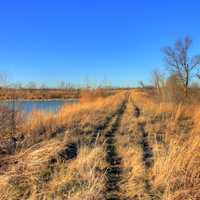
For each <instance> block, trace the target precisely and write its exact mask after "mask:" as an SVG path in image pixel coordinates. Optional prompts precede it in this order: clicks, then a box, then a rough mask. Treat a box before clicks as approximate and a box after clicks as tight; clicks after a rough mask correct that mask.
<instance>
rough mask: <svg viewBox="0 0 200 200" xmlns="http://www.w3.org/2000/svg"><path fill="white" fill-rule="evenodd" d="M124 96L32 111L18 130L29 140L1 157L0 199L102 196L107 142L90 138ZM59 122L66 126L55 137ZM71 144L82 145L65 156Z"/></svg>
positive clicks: (112, 113)
mask: <svg viewBox="0 0 200 200" xmlns="http://www.w3.org/2000/svg"><path fill="white" fill-rule="evenodd" d="M124 99H125V96H124V94H118V95H116V96H113V97H109V98H105V99H101V100H96V101H94V102H91V103H81V104H78V105H71V106H65V107H63V108H62V109H61V110H60V111H59V112H58V113H57V114H51V113H48V114H47V113H42V112H36V111H35V112H33V113H32V114H31V115H30V116H29V117H28V119H27V120H26V121H25V123H24V124H23V125H22V126H21V127H20V129H19V130H20V134H21V133H23V134H24V137H25V139H24V140H23V141H21V143H20V145H19V147H18V150H17V153H16V154H15V155H4V156H2V157H1V158H0V162H1V166H0V199H1V200H7V199H11V200H18V199H73V200H75V199H76V200H79V199H80V200H81V199H86V200H92V199H99V200H100V199H102V198H103V190H104V185H105V183H104V181H105V171H104V168H105V159H104V157H105V152H104V150H103V145H96V146H94V145H91V144H90V141H91V139H92V133H93V132H94V131H96V129H97V128H98V127H99V126H100V125H103V124H104V123H106V121H107V120H109V118H111V117H112V116H113V115H114V114H115V113H116V112H117V111H118V109H119V108H120V107H121V105H122V103H123V101H124ZM60 127H64V129H62V131H61V132H60V133H59V134H58V135H57V136H55V137H51V136H50V135H51V133H52V132H54V131H55V130H56V129H57V128H60ZM70 143H76V144H77V145H78V152H77V153H78V155H77V157H75V158H74V159H72V160H67V161H65V160H63V159H61V157H60V152H61V151H62V150H63V149H65V148H66V145H67V144H70ZM55 160H56V162H55Z"/></svg>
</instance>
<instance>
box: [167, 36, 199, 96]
mask: <svg viewBox="0 0 200 200" xmlns="http://www.w3.org/2000/svg"><path fill="white" fill-rule="evenodd" d="M191 44H192V39H191V38H190V37H188V36H186V37H185V38H184V39H183V40H177V41H176V43H175V45H174V47H165V48H164V49H163V53H164V55H165V61H166V63H167V65H168V69H169V70H170V71H171V72H172V73H173V74H177V75H178V77H179V79H180V81H181V83H182V86H183V87H184V91H185V95H186V96H187V95H188V88H189V85H190V81H191V79H192V77H193V76H194V71H195V69H197V66H199V65H200V55H196V56H193V57H189V55H188V51H189V48H190V47H191Z"/></svg>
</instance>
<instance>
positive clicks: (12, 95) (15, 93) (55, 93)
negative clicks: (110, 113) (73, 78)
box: [0, 87, 120, 100]
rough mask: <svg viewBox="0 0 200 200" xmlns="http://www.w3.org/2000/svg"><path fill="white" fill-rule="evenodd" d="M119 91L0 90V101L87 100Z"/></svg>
mask: <svg viewBox="0 0 200 200" xmlns="http://www.w3.org/2000/svg"><path fill="white" fill-rule="evenodd" d="M118 91H120V89H117V88H116V89H112V88H111V89H107V88H106V89H104V88H97V89H90V88H78V89H75V88H71V89H68V88H65V89H33V88H22V89H15V88H1V87H0V100H13V99H21V100H49V99H77V98H83V99H88V98H90V99H91V97H98V96H109V95H111V94H115V93H116V92H118Z"/></svg>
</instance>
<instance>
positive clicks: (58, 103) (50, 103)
mask: <svg viewBox="0 0 200 200" xmlns="http://www.w3.org/2000/svg"><path fill="white" fill-rule="evenodd" d="M78 102H79V100H78V99H65V100H63V99H62V100H60V99H59V100H43V101H41V100H16V101H15V103H14V104H13V102H12V101H0V106H3V107H8V108H11V109H12V108H13V106H14V107H15V110H21V111H23V112H25V113H30V112H31V111H32V110H40V111H49V112H57V111H58V110H59V109H60V108H61V107H62V106H63V105H65V104H74V103H78Z"/></svg>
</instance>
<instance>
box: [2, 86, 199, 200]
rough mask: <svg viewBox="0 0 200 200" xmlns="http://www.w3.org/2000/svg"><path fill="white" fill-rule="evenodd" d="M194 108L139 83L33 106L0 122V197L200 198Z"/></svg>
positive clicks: (88, 199) (196, 109) (75, 199)
mask: <svg viewBox="0 0 200 200" xmlns="http://www.w3.org/2000/svg"><path fill="white" fill-rule="evenodd" d="M90 96H91V95H90ZM199 116H200V107H199V105H198V104H197V103H196V104H195V105H189V104H173V103H172V102H160V103H158V101H157V100H156V98H155V97H154V96H152V95H151V96H150V93H149V92H148V91H145V90H139V89H135V90H131V91H125V90H124V91H121V92H118V93H117V94H115V95H111V96H107V97H101V98H100V97H98V98H96V99H93V98H92V100H91V101H89V98H86V99H85V100H84V101H81V103H80V104H76V105H67V106H64V107H62V108H61V109H60V110H59V112H57V113H48V114H47V113H44V112H41V111H34V112H32V113H31V114H30V115H29V117H28V118H27V119H26V120H23V121H22V122H20V123H19V124H17V126H16V135H15V136H14V137H15V139H16V141H15V144H16V145H14V146H13V143H11V142H10V140H9V137H6V136H5V137H3V135H4V134H3V131H2V130H3V129H1V144H0V145H1V146H0V155H1V156H0V199H1V200H7V199H10V200H18V199H30V200H32V199H33V200H36V199H45V200H46V199H58V200H59V199H60V200H62V199H71V200H79V199H80V200H81V199H84V200H85V199H86V200H92V199H95V200H96V199H97V200H98V199H99V200H101V199H116V200H117V199H119V200H120V199H123V200H125V199H133V200H135V199H138V200H139V199H142V200H143V199H144V200H151V199H156V200H182V199H188V200H189V199H200V190H199V188H200V167H199V166H200V137H199V125H200V124H199V120H198V119H199ZM13 148H14V149H13Z"/></svg>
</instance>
